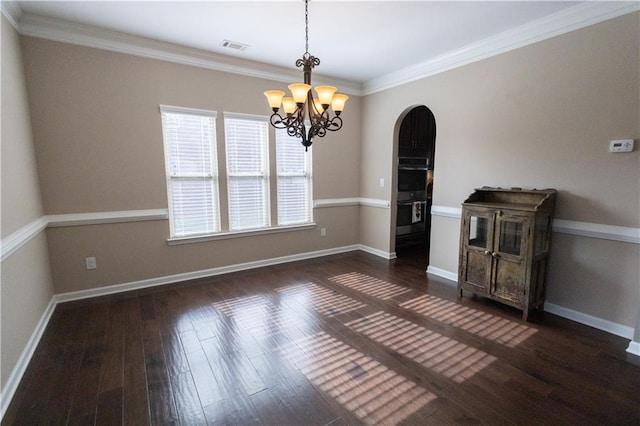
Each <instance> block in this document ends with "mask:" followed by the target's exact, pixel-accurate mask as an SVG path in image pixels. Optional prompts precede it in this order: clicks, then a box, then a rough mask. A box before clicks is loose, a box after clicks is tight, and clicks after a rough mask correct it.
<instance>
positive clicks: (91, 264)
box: [84, 257, 98, 271]
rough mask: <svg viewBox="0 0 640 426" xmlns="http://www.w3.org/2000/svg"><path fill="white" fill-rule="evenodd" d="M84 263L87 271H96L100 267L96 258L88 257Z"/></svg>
mask: <svg viewBox="0 0 640 426" xmlns="http://www.w3.org/2000/svg"><path fill="white" fill-rule="evenodd" d="M84 263H85V265H86V267H87V271H90V270H92V269H96V268H97V267H98V264H97V263H96V258H95V257H87V258H85V259H84Z"/></svg>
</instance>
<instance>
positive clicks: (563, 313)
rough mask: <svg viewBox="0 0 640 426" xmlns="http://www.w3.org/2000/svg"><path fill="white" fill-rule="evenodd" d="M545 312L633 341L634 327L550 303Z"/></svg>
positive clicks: (545, 305)
mask: <svg viewBox="0 0 640 426" xmlns="http://www.w3.org/2000/svg"><path fill="white" fill-rule="evenodd" d="M544 310H545V311H546V312H549V313H552V314H554V315H558V316H559V317H562V318H566V319H570V320H572V321H575V322H579V323H580V324H584V325H588V326H589V327H593V328H597V329H598V330H602V331H606V332H607V333H611V334H615V335H616V336H620V337H624V338H625V339H633V327H629V326H626V325H622V324H618V323H615V322H613V321H609V320H606V319H602V318H598V317H594V316H592V315H589V314H585V313H582V312H579V311H574V310H573V309H569V308H565V307H564V306H559V305H556V304H553V303H548V302H545V304H544Z"/></svg>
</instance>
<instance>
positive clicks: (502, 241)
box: [498, 220, 523, 256]
mask: <svg viewBox="0 0 640 426" xmlns="http://www.w3.org/2000/svg"><path fill="white" fill-rule="evenodd" d="M522 232H523V226H522V221H511V220H501V221H500V235H499V238H498V251H499V252H500V253H507V254H512V255H514V256H520V253H521V250H522Z"/></svg>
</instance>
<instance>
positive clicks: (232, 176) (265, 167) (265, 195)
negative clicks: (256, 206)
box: [223, 111, 271, 232]
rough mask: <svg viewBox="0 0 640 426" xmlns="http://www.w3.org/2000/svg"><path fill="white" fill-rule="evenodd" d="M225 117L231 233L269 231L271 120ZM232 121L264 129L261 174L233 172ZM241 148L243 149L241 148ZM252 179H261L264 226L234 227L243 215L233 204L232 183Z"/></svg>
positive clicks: (258, 116) (228, 215)
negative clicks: (231, 157)
mask: <svg viewBox="0 0 640 426" xmlns="http://www.w3.org/2000/svg"><path fill="white" fill-rule="evenodd" d="M223 117H224V144H225V145H224V146H225V164H226V178H227V180H226V187H227V188H226V189H227V218H228V221H229V232H241V231H251V230H259V229H268V228H270V227H271V185H270V183H271V167H270V159H269V148H270V145H271V138H270V132H269V118H268V117H266V116H261V115H251V114H241V113H235V112H227V111H225V112H224V113H223ZM231 120H238V121H248V122H252V123H254V124H255V123H259V125H260V126H261V127H263V128H262V129H260V130H261V131H262V132H264V133H263V135H262V141H263V142H264V144H263V145H262V146H260V149H259V151H260V152H261V155H262V158H261V164H260V166H261V167H262V170H261V171H259V172H235V171H233V170H231V167H230V163H229V160H230V155H229V151H230V150H229V148H230V138H229V132H228V128H227V124H228V123H229V122H230V121H231ZM240 148H241V147H240ZM251 178H260V179H261V182H260V186H261V187H262V193H261V195H262V199H263V206H262V211H261V217H262V218H263V221H262V224H260V225H257V226H240V227H238V226H237V225H236V226H235V227H234V225H233V222H234V219H235V220H241V213H239V212H235V211H234V210H232V209H233V204H232V201H231V199H232V185H231V182H232V181H235V180H241V179H251Z"/></svg>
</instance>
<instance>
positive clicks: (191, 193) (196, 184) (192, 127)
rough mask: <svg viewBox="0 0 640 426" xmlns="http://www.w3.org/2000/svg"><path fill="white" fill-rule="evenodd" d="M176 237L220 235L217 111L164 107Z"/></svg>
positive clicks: (164, 129) (163, 127)
mask: <svg viewBox="0 0 640 426" xmlns="http://www.w3.org/2000/svg"><path fill="white" fill-rule="evenodd" d="M160 110H161V112H162V133H163V136H164V147H165V164H166V175H167V190H168V198H169V222H170V228H171V236H172V237H183V236H190V235H199V234H210V233H214V232H220V213H219V210H220V209H219V201H218V168H217V158H216V136H215V128H216V126H215V120H216V113H215V112H214V111H202V110H192V109H186V108H178V107H169V106H164V105H162V106H160Z"/></svg>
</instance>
